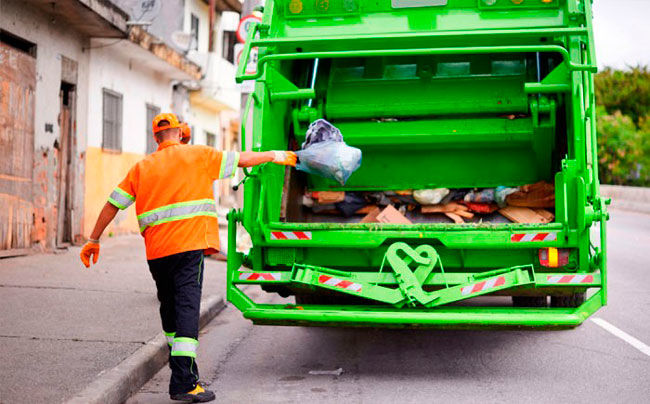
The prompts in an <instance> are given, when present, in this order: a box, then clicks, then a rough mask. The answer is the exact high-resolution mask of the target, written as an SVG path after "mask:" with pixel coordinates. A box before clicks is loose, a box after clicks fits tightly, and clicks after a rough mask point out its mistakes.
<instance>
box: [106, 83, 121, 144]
mask: <svg viewBox="0 0 650 404" xmlns="http://www.w3.org/2000/svg"><path fill="white" fill-rule="evenodd" d="M102 98H103V114H102V115H103V116H102V123H103V127H102V149H104V150H112V151H120V152H121V151H122V94H120V93H117V92H115V91H111V90H109V89H106V88H105V89H103V97H102Z"/></svg>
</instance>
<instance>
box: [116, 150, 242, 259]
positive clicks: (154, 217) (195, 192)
mask: <svg viewBox="0 0 650 404" xmlns="http://www.w3.org/2000/svg"><path fill="white" fill-rule="evenodd" d="M238 163H239V153H236V152H220V151H218V150H215V149H213V148H211V147H208V146H190V145H181V144H180V143H179V142H177V141H174V140H167V141H165V142H162V143H161V144H160V146H158V150H157V151H156V152H154V153H152V154H150V155H149V156H147V157H145V158H144V159H142V160H141V161H139V162H138V163H136V164H135V165H134V166H133V167H132V168H131V170H129V173H128V174H127V175H126V178H124V180H123V181H122V182H121V183H120V184H119V185H118V186H117V188H115V190H114V191H113V192H112V193H111V195H110V197H109V198H108V201H109V202H110V203H111V204H113V205H114V206H116V207H117V208H119V209H126V208H127V207H129V206H130V205H131V204H132V203H133V202H135V213H136V214H137V216H138V223H139V225H140V233H142V236H143V237H144V243H145V246H146V249H147V259H148V260H152V259H156V258H161V257H166V256H168V255H172V254H177V253H180V252H185V251H193V250H205V252H206V254H212V253H215V252H217V251H219V225H218V223H217V209H216V203H215V200H214V193H213V190H212V183H213V182H214V181H215V180H217V179H221V178H229V177H232V176H233V175H234V174H235V171H236V169H237V165H238Z"/></svg>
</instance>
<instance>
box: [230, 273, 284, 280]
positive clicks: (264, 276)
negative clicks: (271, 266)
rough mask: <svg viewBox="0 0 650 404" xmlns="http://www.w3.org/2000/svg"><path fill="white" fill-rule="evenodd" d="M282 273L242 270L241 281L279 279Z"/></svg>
mask: <svg viewBox="0 0 650 404" xmlns="http://www.w3.org/2000/svg"><path fill="white" fill-rule="evenodd" d="M280 279H282V274H280V273H279V272H240V273H239V280H240V281H260V280H262V281H279V280H280Z"/></svg>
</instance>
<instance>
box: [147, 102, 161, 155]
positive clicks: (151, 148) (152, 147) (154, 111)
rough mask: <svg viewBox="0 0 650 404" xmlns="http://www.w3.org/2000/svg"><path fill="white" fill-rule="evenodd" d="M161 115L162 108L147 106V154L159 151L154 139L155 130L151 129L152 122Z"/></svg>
mask: <svg viewBox="0 0 650 404" xmlns="http://www.w3.org/2000/svg"><path fill="white" fill-rule="evenodd" d="M159 113H160V107H157V106H155V105H152V104H147V122H146V124H147V130H146V133H147V154H151V153H153V152H155V151H156V149H158V144H156V140H155V139H154V137H153V128H152V127H151V121H153V118H155V117H156V115H158V114H159Z"/></svg>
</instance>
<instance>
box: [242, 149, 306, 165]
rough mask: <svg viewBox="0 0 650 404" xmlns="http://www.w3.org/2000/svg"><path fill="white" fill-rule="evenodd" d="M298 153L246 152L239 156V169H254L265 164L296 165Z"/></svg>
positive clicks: (276, 151) (275, 151)
mask: <svg viewBox="0 0 650 404" xmlns="http://www.w3.org/2000/svg"><path fill="white" fill-rule="evenodd" d="M296 160H297V157H296V153H294V152H292V151H278V150H274V151H268V152H252V151H245V152H241V153H240V154H239V163H238V164H237V166H238V167H253V166H257V165H260V164H264V163H275V164H280V165H285V166H295V165H296Z"/></svg>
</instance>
